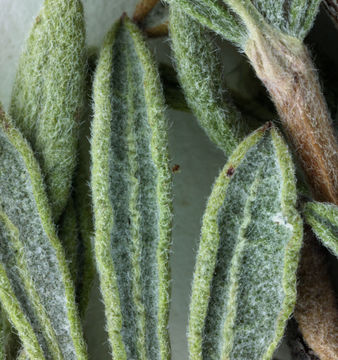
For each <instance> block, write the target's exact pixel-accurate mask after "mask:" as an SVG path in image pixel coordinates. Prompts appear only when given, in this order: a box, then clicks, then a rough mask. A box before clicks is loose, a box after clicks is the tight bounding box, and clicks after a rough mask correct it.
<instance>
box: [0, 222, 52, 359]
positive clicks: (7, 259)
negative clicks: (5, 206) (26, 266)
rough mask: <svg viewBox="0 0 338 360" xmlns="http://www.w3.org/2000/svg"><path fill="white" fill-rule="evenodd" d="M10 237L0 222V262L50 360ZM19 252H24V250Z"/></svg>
mask: <svg viewBox="0 0 338 360" xmlns="http://www.w3.org/2000/svg"><path fill="white" fill-rule="evenodd" d="M11 235H12V234H11V233H10V232H9V230H8V229H7V227H6V225H5V224H4V223H2V221H1V220H0V262H1V263H2V264H3V265H4V268H5V269H6V274H7V276H8V279H9V281H10V283H11V286H12V288H13V291H14V293H15V295H16V297H17V298H18V301H19V303H20V306H21V309H22V311H23V312H24V314H25V315H26V317H27V319H28V321H29V322H30V324H31V326H32V328H33V330H34V333H35V334H36V337H37V340H38V342H39V344H40V346H41V348H42V350H43V352H44V355H45V356H46V358H47V359H52V357H51V354H49V353H48V348H47V343H46V340H45V338H44V336H43V334H42V333H41V325H40V324H39V322H38V319H37V317H36V314H35V312H34V307H33V305H32V303H31V301H30V300H29V298H28V294H27V292H26V291H25V288H24V286H23V284H22V278H21V276H20V271H19V269H18V267H17V263H16V259H15V249H13V246H12V245H11V240H10V237H11ZM21 251H22V252H24V249H22V250H21Z"/></svg>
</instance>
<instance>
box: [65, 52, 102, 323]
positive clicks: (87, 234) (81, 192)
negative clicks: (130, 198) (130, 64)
mask: <svg viewBox="0 0 338 360" xmlns="http://www.w3.org/2000/svg"><path fill="white" fill-rule="evenodd" d="M87 53H88V56H87V58H88V60H87V62H88V69H87V76H86V94H87V101H86V103H85V107H84V111H83V116H82V121H81V124H80V131H79V133H80V139H79V145H78V158H79V162H78V164H77V168H76V173H75V178H74V184H73V191H72V194H71V197H70V198H69V199H68V204H67V207H66V209H65V211H64V213H63V215H62V216H61V218H60V227H59V236H60V239H61V241H62V243H63V246H64V249H65V253H66V259H67V261H68V263H69V267H70V270H71V274H72V278H73V281H74V284H75V291H76V301H77V304H78V308H79V312H80V316H81V318H82V319H83V318H84V316H85V313H86V309H87V305H88V302H89V296H90V292H91V289H92V285H93V280H94V276H95V266H94V257H93V246H92V238H93V213H92V201H91V196H90V185H89V182H90V142H89V137H90V122H91V119H92V115H93V112H92V108H91V96H92V84H93V81H92V79H93V73H94V70H95V66H96V65H95V63H96V60H97V51H96V50H95V49H88V50H87Z"/></svg>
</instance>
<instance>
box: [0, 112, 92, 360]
mask: <svg viewBox="0 0 338 360" xmlns="http://www.w3.org/2000/svg"><path fill="white" fill-rule="evenodd" d="M0 169H1V171H0V192H1V198H0V206H1V209H3V213H1V214H2V215H1V218H2V219H3V221H2V223H3V224H5V225H6V226H5V227H6V228H7V229H12V230H11V231H10V232H8V231H7V233H8V236H7V238H6V241H7V243H8V246H10V247H11V249H12V250H11V249H10V248H9V249H7V250H8V251H6V250H5V251H4V252H3V256H2V261H3V266H4V271H5V272H7V275H6V276H7V277H8V278H9V279H10V280H9V281H10V286H11V287H12V288H13V291H14V294H16V295H15V297H16V301H17V302H18V304H20V307H21V308H23V309H25V317H26V318H27V321H28V322H29V323H30V326H31V327H32V328H33V329H34V330H35V332H34V333H35V334H36V337H37V340H38V342H39V346H41V348H42V350H43V351H44V354H45V356H46V358H47V359H51V358H53V356H58V355H57V352H58V351H59V350H60V351H61V353H62V355H60V356H63V357H64V358H66V359H70V360H71V359H74V360H75V359H86V350H85V346H84V340H83V336H82V332H81V327H80V322H79V318H78V314H77V309H76V305H75V297H74V288H73V283H72V280H71V278H70V273H69V270H68V267H67V264H66V259H65V256H64V252H63V249H62V247H61V243H60V241H59V239H58V238H57V236H56V233H55V228H54V224H53V221H52V216H51V209H50V207H49V204H48V200H47V196H46V193H45V188H44V184H43V181H42V176H41V172H40V168H39V165H38V163H37V161H36V159H35V158H34V155H33V152H32V150H31V148H30V147H29V145H28V143H27V141H26V140H25V139H24V138H23V137H22V135H21V133H20V132H19V131H18V130H17V129H16V128H15V127H14V126H13V124H12V121H11V120H10V118H9V117H7V116H6V115H5V114H4V112H3V111H2V110H1V109H0ZM1 233H2V236H5V235H4V234H5V233H6V232H5V233H4V232H1ZM13 233H14V234H15V236H14V235H13ZM11 234H12V235H11ZM10 235H11V236H12V237H9V236H10ZM2 243H3V242H2ZM11 254H12V255H13V256H12V257H11ZM14 254H15V256H14ZM19 255H20V256H19ZM17 256H19V257H17ZM9 261H15V265H16V267H17V270H18V272H16V269H15V266H14V267H13V266H9ZM8 271H11V272H10V273H9V272H8ZM12 275H13V276H12ZM14 280H15V281H14ZM17 286H19V287H20V289H23V290H22V291H17V289H19V288H18V287H17ZM25 293H28V296H27V297H25V296H24V294H25ZM25 303H26V305H25ZM29 303H31V304H29ZM6 311H7V313H8V316H9V318H10V319H11V321H12V322H13V324H14V326H15V327H16V328H18V327H20V326H21V325H20V322H18V321H16V319H17V318H16V314H15V313H14V312H13V311H14V310H13V311H12V309H11V307H10V306H9V308H8V310H7V309H6ZM37 324H40V326H38V325H37ZM18 331H19V329H18ZM19 335H20V332H19ZM23 335H25V333H24V334H23ZM53 346H55V348H54V350H53ZM51 349H52V350H51ZM58 349H59V350H58ZM26 350H27V351H28V349H26ZM48 354H50V355H48ZM53 354H54V355H53Z"/></svg>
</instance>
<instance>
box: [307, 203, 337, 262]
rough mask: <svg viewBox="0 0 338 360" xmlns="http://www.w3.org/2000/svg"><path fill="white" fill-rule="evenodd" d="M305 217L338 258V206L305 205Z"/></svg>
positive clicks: (328, 204) (325, 204)
mask: <svg viewBox="0 0 338 360" xmlns="http://www.w3.org/2000/svg"><path fill="white" fill-rule="evenodd" d="M304 216H305V220H306V222H307V223H308V224H309V225H311V227H312V230H313V231H314V233H315V234H316V236H317V237H318V239H320V240H321V242H322V243H323V245H324V246H326V247H327V248H328V249H329V250H330V251H331V252H332V253H333V254H334V255H336V256H337V257H338V206H337V205H334V204H330V203H320V202H309V203H307V204H306V205H305V208H304Z"/></svg>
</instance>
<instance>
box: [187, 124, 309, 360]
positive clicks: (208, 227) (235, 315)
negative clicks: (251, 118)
mask: <svg viewBox="0 0 338 360" xmlns="http://www.w3.org/2000/svg"><path fill="white" fill-rule="evenodd" d="M270 126H271V125H270V124H267V125H266V126H265V127H262V128H259V129H258V130H257V131H256V132H254V133H253V134H252V135H250V136H249V137H247V138H246V139H245V140H244V141H243V142H242V143H241V144H240V145H239V146H238V147H237V149H236V150H235V151H234V153H233V154H232V156H231V157H230V158H229V160H228V163H227V164H226V165H225V167H224V169H223V170H222V171H221V173H220V175H219V177H218V178H217V180H216V182H215V184H214V187H213V191H212V194H211V196H210V198H209V201H208V205H207V209H206V212H205V215H204V218H203V226H202V234H201V240H200V246H199V250H198V255H197V262H196V267H195V273H194V279H193V286H192V297H191V303H190V317H189V332H188V340H189V350H190V358H191V359H194V360H195V359H196V360H197V359H208V360H209V359H236V360H240V359H257V360H258V359H270V358H271V356H272V354H273V351H274V350H275V348H276V346H277V344H278V342H279V341H280V339H281V337H282V335H283V331H284V327H285V323H286V320H287V319H288V317H289V316H290V314H291V312H292V310H293V307H294V304H295V301H296V270H297V264H298V259H299V250H300V246H301V241H302V222H301V219H300V217H299V215H298V214H297V212H296V210H295V205H296V186H295V177H294V168H293V164H292V161H291V157H290V154H289V152H288V150H287V147H286V145H285V143H284V142H283V140H282V138H281V136H280V135H279V134H278V132H277V130H276V129H275V128H274V127H270Z"/></svg>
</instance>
